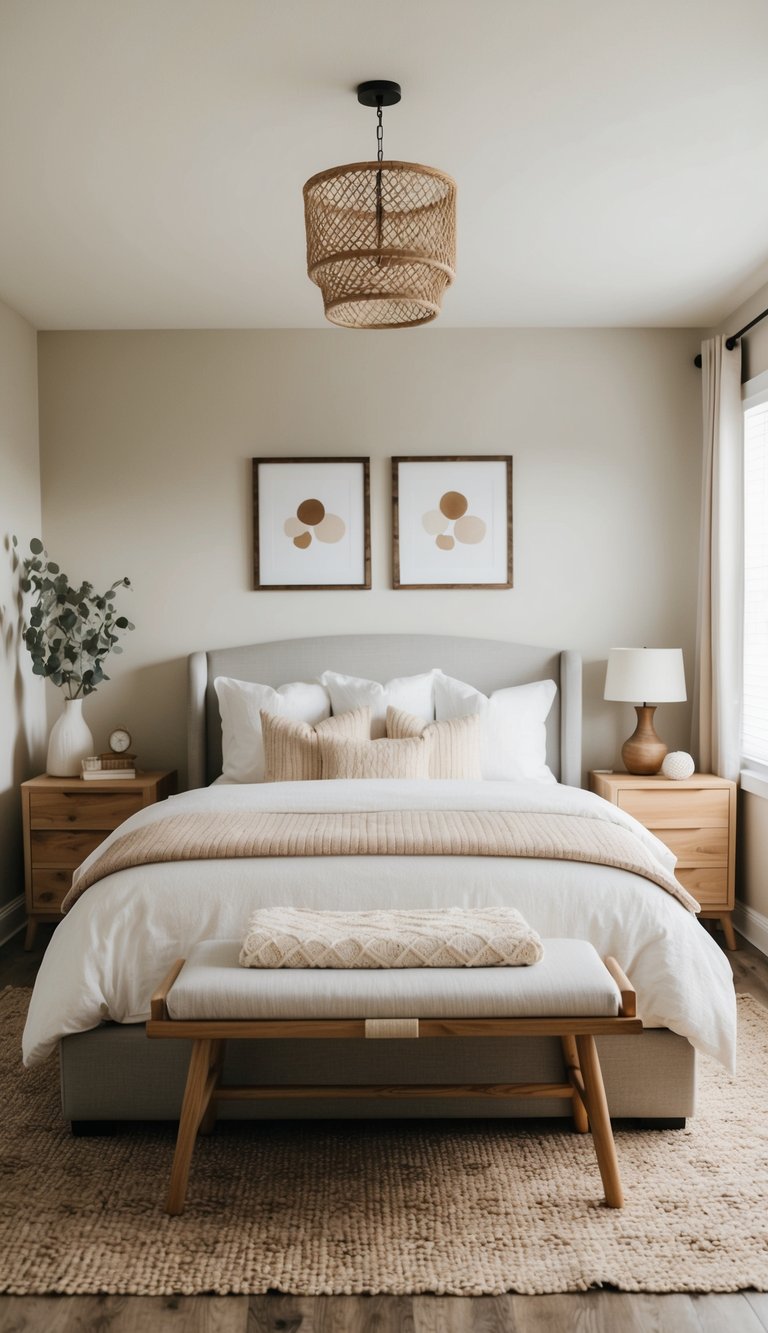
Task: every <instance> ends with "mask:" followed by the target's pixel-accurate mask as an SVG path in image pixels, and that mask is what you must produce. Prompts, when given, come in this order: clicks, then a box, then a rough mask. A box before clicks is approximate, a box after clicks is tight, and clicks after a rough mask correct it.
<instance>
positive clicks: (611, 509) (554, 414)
mask: <svg viewBox="0 0 768 1333" xmlns="http://www.w3.org/2000/svg"><path fill="white" fill-rule="evenodd" d="M699 341H700V338H699V336H698V335H697V334H696V332H695V331H692V330H689V331H685V332H676V331H664V330H662V331H638V330H633V331H630V330H618V331H614V330H578V331H566V330H548V331H542V330H535V331H521V330H491V331H489V330H466V331H464V330H462V331H458V330H455V331H454V330H439V329H436V330H417V331H413V332H399V333H396V334H388V333H382V334H370V333H366V334H355V333H342V332H336V331H333V330H327V331H322V332H309V331H306V332H305V331H295V332H294V331H277V332H274V331H269V332H169V333H92V334H90V333H85V334H81V333H44V334H42V335H41V336H40V339H39V356H40V408H41V450H42V473H43V519H44V529H45V537H46V542H47V545H48V548H49V550H50V552H51V554H52V556H53V557H54V558H55V559H56V560H58V561H59V562H60V563H61V564H62V565H63V567H64V569H65V570H66V571H67V572H68V573H69V574H70V576H71V577H72V578H73V579H82V578H88V579H90V580H92V581H94V582H95V583H97V584H98V583H102V584H104V585H105V586H106V585H107V584H108V583H109V582H111V581H112V580H113V579H115V578H117V577H120V576H122V575H123V574H127V575H129V576H130V578H131V579H132V580H133V582H134V585H135V590H134V592H133V593H131V594H126V595H124V596H123V597H122V599H121V605H122V606H124V607H125V609H126V610H127V612H128V614H129V615H130V617H131V618H132V619H133V620H135V622H136V625H137V629H136V631H135V633H133V634H131V635H129V636H128V637H127V639H126V641H125V643H126V647H125V654H124V656H122V657H119V658H114V659H113V660H112V665H111V668H109V674H110V675H112V677H113V679H112V681H111V682H110V683H109V684H107V685H105V686H103V687H102V689H100V690H99V691H98V693H97V694H96V695H95V696H93V698H92V699H91V700H89V701H88V703H87V705H86V714H87V717H88V719H89V722H90V724H91V727H92V729H93V730H94V734H95V735H96V738H97V745H99V746H101V745H103V744H104V741H105V738H106V733H107V731H108V729H109V727H110V726H112V725H114V724H115V723H116V722H121V721H124V722H125V723H126V724H127V725H128V726H129V727H130V728H131V730H132V731H133V733H134V738H135V741H136V745H137V748H138V752H139V756H140V760H141V762H142V763H144V764H162V765H166V764H167V765H173V766H178V767H179V768H182V767H183V763H184V752H185V750H184V747H185V737H184V706H185V657H186V655H187V653H189V652H190V651H191V650H193V649H197V648H203V647H207V646H214V645H227V644H236V643H248V642H251V641H254V640H267V639H272V638H279V637H283V636H287V637H291V636H300V635H305V634H315V633H326V632H331V633H344V632H354V631H357V630H375V631H404V632H408V631H414V632H434V633H445V632H449V633H450V632H456V633H458V634H468V635H485V636H489V637H497V638H504V639H509V640H517V641H520V642H529V643H545V644H551V645H557V646H565V647H575V648H578V649H580V650H581V651H582V653H583V654H584V658H585V704H586V731H585V741H586V744H585V761H586V764H587V765H588V766H609V765H611V764H613V763H614V762H616V761H617V760H618V751H619V748H620V745H621V742H622V740H623V739H624V738H625V737H626V736H627V735H628V734H629V732H630V731H631V730H632V727H633V724H634V713H633V712H632V710H631V708H630V707H629V706H624V705H616V704H604V703H603V701H602V697H601V695H602V684H603V670H604V660H605V657H606V654H607V651H608V649H609V648H610V647H611V645H617V644H648V645H660V646H665V645H677V644H679V645H681V646H682V647H683V648H684V650H685V654H686V665H687V669H688V677H689V690H690V686H691V683H692V666H693V658H692V645H693V634H694V620H695V601H696V593H695V588H696V560H697V540H698V538H697V529H698V508H699V435H700V426H699V419H698V418H699V376H698V372H697V371H696V370H695V369H694V367H693V355H694V353H695V351H696V349H697V347H698V344H699ZM473 451H475V452H484V453H487V452H490V453H495V452H498V453H511V454H513V455H514V469H515V482H514V484H515V501H514V513H515V535H514V541H515V588H514V589H513V590H511V591H488V592H483V591H467V592H451V591H438V592H394V591H392V590H391V588H390V587H389V583H390V577H391V574H390V510H389V504H390V484H389V464H388V459H389V457H390V456H391V455H392V454H439V453H445V454H451V453H467V452H473ZM259 454H262V455H273V454H276V455H285V456H291V455H301V454H319V455H322V454H350V455H354V454H370V455H371V458H372V493H373V503H372V520H373V522H372V527H373V533H372V545H373V582H374V587H373V590H372V591H370V592H349V593H344V592H317V593H313V592H310V593H300V592H296V593H255V592H253V591H251V588H250V565H251V518H250V507H251V500H250V459H251V457H252V456H254V455H259ZM328 665H329V666H330V667H334V666H336V667H338V666H343V663H333V662H329V664H328ZM55 693H56V692H55V691H51V695H50V702H51V716H53V715H54V713H55V711H56V710H57V709H58V708H59V706H60V700H59V699H58V698H53V696H54V695H55ZM658 725H659V730H660V732H661V734H662V735H663V736H664V737H665V739H667V740H668V741H669V742H670V743H671V744H672V745H673V746H676V747H681V748H688V737H689V713H688V708H687V706H681V705H667V706H666V707H662V708H661V709H660V711H659V718H658Z"/></svg>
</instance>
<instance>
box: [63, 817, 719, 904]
mask: <svg viewBox="0 0 768 1333" xmlns="http://www.w3.org/2000/svg"><path fill="white" fill-rule="evenodd" d="M264 856H282V857H288V856H504V857H506V856H516V857H520V856H524V857H537V858H544V859H546V860H554V861H588V862H590V863H592V864H594V865H604V866H613V867H614V868H615V869H617V870H628V871H630V872H631V873H632V874H635V875H641V876H642V877H643V878H644V879H648V880H651V881H652V882H653V883H654V884H658V885H659V887H660V888H662V889H665V890H666V892H667V893H670V894H671V895H672V897H673V898H676V899H677V900H678V902H680V903H682V905H683V906H684V907H686V908H687V909H688V911H689V912H697V911H698V910H699V905H698V903H697V902H696V900H695V898H692V897H691V895H690V894H689V893H688V892H687V891H686V890H685V889H684V888H683V886H682V884H679V883H678V881H677V880H676V879H675V877H674V875H671V874H669V873H668V872H667V871H665V870H664V869H663V867H662V866H661V865H660V864H659V862H658V861H656V860H655V859H654V857H653V856H652V855H651V853H650V852H649V851H647V850H646V848H645V847H644V846H643V844H642V842H640V840H639V839H638V838H637V837H636V835H635V834H634V833H632V832H631V831H630V830H629V829H623V828H620V827H619V826H617V825H616V824H613V823H609V822H607V821H605V820H599V819H592V818H589V817H588V816H584V815H575V814H550V813H544V812H540V811H536V812H529V811H525V812H521V811H508V810H482V811H472V810H381V811H322V812H314V811H311V812H304V811H289V812H275V811H266V810H265V811H261V810H236V811H231V812H227V813H226V814H225V813H223V812H221V811H215V812H211V813H199V814H186V815H168V816H167V817H166V818H164V819H161V820H158V821H156V822H154V823H152V824H147V825H145V826H144V827H143V828H137V829H134V830H133V831H132V832H130V833H124V834H123V835H122V836H121V837H119V838H117V839H116V840H115V841H114V842H113V843H111V844H110V845H109V846H108V847H106V848H105V850H104V851H103V852H102V853H101V855H100V856H97V857H96V859H95V861H93V862H92V863H91V864H90V865H89V866H87V868H85V869H83V870H78V871H76V872H75V875H74V878H73V882H72V888H71V889H70V891H69V893H68V894H67V896H66V898H65V899H64V902H63V904H62V911H64V912H66V911H68V910H69V908H70V907H71V906H72V904H73V903H75V902H76V901H77V899H78V898H79V897H80V895H81V894H83V893H84V892H85V890H86V889H88V888H90V886H91V884H95V883H96V882H97V881H98V880H100V879H104V878H105V877H106V876H107V875H112V874H114V873H115V872H116V871H118V870H127V869H130V868H131V867H134V866H142V865H154V864H157V863H160V862H163V861H201V860H216V859H224V858H231V857H264Z"/></svg>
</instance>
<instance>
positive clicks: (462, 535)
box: [453, 514, 485, 546]
mask: <svg viewBox="0 0 768 1333" xmlns="http://www.w3.org/2000/svg"><path fill="white" fill-rule="evenodd" d="M453 531H454V533H455V535H456V540H457V542H464V544H465V545H466V546H477V544H478V542H481V541H482V540H483V538H484V536H485V521H484V520H483V519H482V518H478V517H477V514H465V515H464V517H463V518H458V519H457V520H456V522H455V523H454V525H453Z"/></svg>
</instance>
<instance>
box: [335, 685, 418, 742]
mask: <svg viewBox="0 0 768 1333" xmlns="http://www.w3.org/2000/svg"><path fill="white" fill-rule="evenodd" d="M434 677H435V671H434V669H433V670H432V671H425V672H423V673H422V675H420V676H398V677H396V679H395V680H388V681H387V683H386V685H382V684H381V683H380V682H379V681H378V680H366V679H365V678H364V677H363V676H342V675H340V674H339V672H338V671H324V672H323V674H322V676H320V678H319V679H320V684H321V685H323V686H324V687H325V689H327V691H328V693H329V694H330V696H331V707H332V710H333V712H334V713H344V712H346V711H347V709H348V708H363V707H366V706H367V707H368V708H370V710H371V736H372V737H374V738H376V737H378V736H384V735H386V716H387V707H388V706H390V705H391V706H392V708H403V709H406V710H407V712H409V713H413V714H415V716H416V717H420V718H421V720H422V722H432V721H433V719H434V716H435V696H434Z"/></svg>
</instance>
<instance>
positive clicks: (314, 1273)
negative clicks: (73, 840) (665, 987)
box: [0, 990, 768, 1295]
mask: <svg viewBox="0 0 768 1333" xmlns="http://www.w3.org/2000/svg"><path fill="white" fill-rule="evenodd" d="M28 997H29V992H28V991H22V990H6V991H5V992H4V993H2V994H0V1034H1V1036H0V1051H1V1060H2V1063H1V1064H0V1106H1V1107H2V1115H0V1290H3V1291H6V1292H12V1293H16V1294H29V1293H43V1292H64V1293H81V1294H87V1293H95V1292H99V1291H106V1292H113V1293H145V1294H148V1295H151V1294H170V1293H174V1292H179V1293H189V1294H193V1293H198V1292H219V1293H226V1292H252V1293H258V1292H265V1291H267V1290H269V1289H270V1288H271V1289H276V1290H278V1291H283V1292H292V1293H295V1294H304V1295H314V1294H322V1293H337V1294H343V1293H352V1292H392V1293H416V1292H442V1293H449V1294H456V1295H480V1294H496V1293H501V1292H505V1291H517V1292H526V1293H545V1292H565V1291H583V1290H586V1289H587V1288H589V1287H596V1286H602V1285H611V1286H613V1287H618V1288H620V1289H621V1290H623V1291H649V1292H663V1291H736V1290H739V1289H741V1288H748V1287H754V1288H757V1289H758V1290H760V1291H765V1290H768V1010H765V1009H764V1008H762V1007H761V1006H760V1005H759V1004H758V1003H757V1002H756V1001H755V1000H752V999H749V998H744V999H742V1000H741V1001H740V1005H739V1009H740V1060H739V1074H738V1077H737V1078H736V1079H731V1078H730V1077H729V1076H728V1075H727V1074H725V1073H724V1072H723V1071H722V1070H721V1069H720V1068H719V1067H717V1066H715V1065H714V1064H713V1063H712V1062H711V1061H708V1060H705V1061H702V1068H701V1079H700V1085H701V1086H700V1107H699V1113H698V1115H697V1116H696V1118H695V1120H692V1121H690V1122H689V1126H688V1128H686V1129H685V1130H683V1131H680V1130H678V1131H665V1132H657V1131H644V1132H643V1131H629V1130H627V1131H620V1132H619V1133H617V1148H618V1154H619V1162H620V1166H621V1172H622V1176H623V1182H624V1188H625V1193H626V1196H627V1202H626V1205H625V1208H624V1209H623V1210H622V1211H616V1210H611V1209H608V1208H605V1207H604V1206H602V1205H601V1203H600V1198H601V1187H600V1179H599V1175H598V1172H597V1165H596V1162H595V1157H594V1153H593V1150H592V1144H591V1139H590V1138H588V1137H586V1136H581V1135H576V1134H573V1133H571V1132H570V1131H569V1130H562V1131H561V1130H555V1129H552V1128H549V1127H545V1126H542V1124H541V1123H539V1124H538V1125H534V1126H533V1127H531V1128H527V1129H526V1128H520V1127H518V1126H512V1127H511V1128H507V1127H506V1126H505V1124H504V1123H503V1122H499V1121H488V1122H480V1121H472V1122H469V1123H466V1122H465V1123H457V1122H452V1123H451V1122H446V1121H442V1122H441V1123H440V1124H435V1123H434V1122H432V1123H422V1124H419V1123H415V1122H413V1121H409V1122H407V1123H404V1124H400V1125H397V1124H393V1123H391V1122H379V1123H369V1124H365V1123H358V1124H352V1125H350V1124H349V1122H347V1123H343V1122H337V1123H335V1124H330V1125H329V1124H325V1125H323V1124H321V1123H314V1124H304V1125H302V1124H300V1123H296V1122H293V1123H291V1124H285V1125H278V1126H269V1125H267V1126H264V1125H262V1126H255V1125H254V1126H248V1125H243V1124H232V1123H231V1122H230V1123H229V1124H225V1125H222V1126H221V1127H220V1128H219V1129H217V1131H216V1133H215V1134H214V1135H213V1136H212V1137H211V1138H207V1139H202V1140H201V1141H200V1142H199V1144H198V1147H197V1150H196V1152H195V1157H194V1159H193V1163H192V1175H191V1181H190V1189H189V1196H188V1204H187V1212H186V1213H185V1214H184V1215H183V1216H182V1217H175V1218H170V1217H167V1216H166V1215H165V1213H164V1212H163V1210H162V1201H163V1198H164V1193H165V1188H166V1184H167V1181H168V1173H169V1169H170V1165H171V1158H172V1154H173V1144H174V1127H173V1126H170V1125H169V1126H167V1127H166V1126H161V1127H157V1126H154V1127H149V1128H146V1127H136V1128H127V1129H126V1130H125V1132H121V1133H119V1134H117V1135H116V1136H114V1137H112V1138H101V1139H98V1138H96V1139H87V1138H79V1139H73V1138H72V1137H71V1136H70V1133H69V1129H68V1126H67V1125H66V1124H65V1123H63V1122H62V1120H61V1116H60V1111H59V1102H58V1077H57V1076H58V1069H57V1066H56V1062H55V1060H54V1061H50V1062H49V1063H48V1064H47V1065H45V1066H43V1067H39V1068H36V1069H33V1070H23V1069H22V1067H21V1062H20V1056H19V1041H20V1035H21V1026H22V1022H23V1017H24V1012H25V1008H26V1003H27V1000H28Z"/></svg>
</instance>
